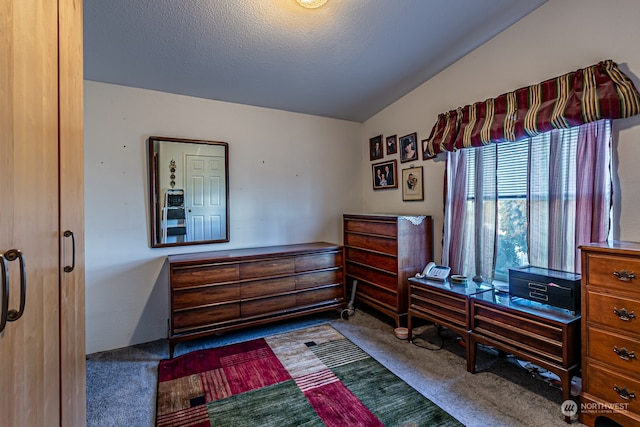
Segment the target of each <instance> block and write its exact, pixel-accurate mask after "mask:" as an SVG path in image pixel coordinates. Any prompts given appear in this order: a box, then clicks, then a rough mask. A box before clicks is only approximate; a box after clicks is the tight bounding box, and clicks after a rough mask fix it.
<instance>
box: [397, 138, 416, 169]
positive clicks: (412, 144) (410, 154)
mask: <svg viewBox="0 0 640 427" xmlns="http://www.w3.org/2000/svg"><path fill="white" fill-rule="evenodd" d="M416 139H417V133H416V132H414V133H410V134H409V135H405V136H402V137H400V150H402V151H400V163H405V162H411V161H414V160H418V147H417V146H416V143H417V141H416Z"/></svg>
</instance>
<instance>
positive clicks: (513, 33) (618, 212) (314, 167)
mask: <svg viewBox="0 0 640 427" xmlns="http://www.w3.org/2000/svg"><path fill="white" fill-rule="evenodd" d="M638 16H640V2H638V1H637V0H615V1H611V2H602V1H597V0H550V1H549V2H548V3H546V4H544V5H543V6H542V7H540V8H539V9H537V10H536V11H534V12H533V13H531V14H530V15H529V16H527V17H525V18H524V19H522V20H521V21H520V22H518V23H516V24H514V25H513V26H512V27H510V28H509V29H507V30H506V31H504V32H503V33H501V34H499V35H498V36H497V37H495V38H494V39H492V40H490V41H489V42H487V43H486V44H484V45H483V46H481V47H480V48H478V49H476V50H475V51H473V52H471V53H470V54H469V55H467V56H466V57H464V58H462V59H461V60H460V61H458V62H457V63H455V64H454V65H452V66H451V67H449V68H448V69H446V70H444V71H443V72H441V73H440V74H439V75H437V76H436V77H434V78H433V79H431V80H430V81H428V82H426V83H424V84H423V85H421V86H420V87H418V88H417V89H415V90H414V91H412V92H411V93H409V94H407V95H406V96H405V97H403V98H402V99H400V100H399V101H397V102H396V103H394V104H393V105H391V106H390V107H388V108H386V109H385V110H383V111H382V112H380V113H379V114H377V115H376V116H374V117H373V118H371V119H370V120H368V121H367V122H366V123H365V124H364V125H362V124H357V123H351V122H344V121H338V120H332V119H325V118H320V117H313V116H306V115H300V114H292V113H286V112H282V111H276V110H269V109H263V108H255V107H247V106H242V105H237V104H228V103H222V102H215V101H207V100H202V99H197V98H189V97H182V96H176V95H170V94H164V93H158V92H151V91H144V90H137V89H130V88H124V87H119V86H113V85H106V84H100V83H94V82H86V83H85V98H86V99H85V146H86V148H85V150H86V151H85V152H86V154H85V156H86V173H85V174H86V176H85V179H86V184H85V185H86V200H85V204H86V207H85V208H86V247H87V253H86V269H87V281H86V287H87V289H86V295H87V297H86V298H87V305H86V310H87V352H88V353H91V352H95V351H100V350H105V349H111V348H117V347H123V346H127V345H131V344H136V343H141V342H146V341H151V340H154V339H158V338H163V337H166V328H167V312H168V289H167V287H168V285H167V283H166V279H164V278H163V277H164V273H165V272H163V270H162V269H163V256H165V255H167V254H169V253H178V252H194V251H202V250H217V249H227V248H235V247H247V246H262V245H271V244H283V243H297V242H304V241H311V240H328V241H332V242H336V243H339V242H341V241H342V236H341V215H342V213H343V212H348V211H352V212H359V211H364V212H387V213H408V214H429V215H432V216H433V217H434V219H435V226H434V228H435V249H436V259H437V260H439V259H440V256H441V255H440V254H441V250H442V249H441V233H442V209H443V206H442V191H443V185H442V179H443V172H444V165H443V163H442V162H437V161H433V160H430V161H423V160H418V161H415V162H411V163H402V164H401V163H400V161H399V157H398V155H392V156H391V157H389V156H385V157H384V159H383V160H388V159H393V158H396V159H398V176H401V175H400V174H401V171H402V169H403V168H406V167H408V166H409V165H410V164H414V165H415V166H423V167H424V179H425V200H424V201H422V202H403V201H402V192H401V190H400V189H397V190H378V191H373V190H372V185H371V182H372V177H371V164H372V163H375V162H371V161H369V153H368V140H369V138H371V137H374V136H376V135H379V134H383V135H384V136H388V135H393V134H397V135H398V136H402V135H405V134H409V133H412V132H417V133H418V140H419V141H421V140H422V139H426V138H427V137H428V136H429V133H430V132H431V128H432V126H433V124H434V123H435V121H436V117H437V115H438V113H441V112H444V111H447V110H450V109H453V108H456V107H459V106H463V105H466V104H469V103H473V102H476V101H482V100H484V99H486V98H490V97H495V96H498V95H500V94H502V93H504V92H508V91H510V90H514V89H517V88H520V87H523V86H528V85H530V84H534V83H538V82H540V81H543V80H546V79H549V78H553V77H556V76H559V75H561V74H564V73H567V72H570V71H574V70H576V69H578V68H583V67H586V66H589V65H592V64H595V63H597V62H599V61H601V60H604V59H612V60H614V61H616V62H617V63H618V64H619V65H620V67H621V69H623V70H624V71H625V72H626V73H627V75H629V77H631V78H632V80H633V81H634V83H635V84H636V86H637V87H640V78H639V77H638V76H640V49H638V47H637V42H638V40H640V26H639V25H637V22H636V21H637V17H638ZM150 135H160V136H174V137H184V138H194V139H211V140H218V141H225V142H229V144H230V160H231V163H230V169H231V175H230V182H231V242H230V243H228V244H220V245H209V246H196V247H185V248H177V249H150V248H149V246H148V240H149V238H148V222H147V216H148V215H147V214H148V212H147V205H146V203H147V199H146V197H147V178H146V173H147V169H146V163H145V162H146V158H145V149H144V141H145V139H146V138H147V137H148V136H150ZM613 137H614V172H616V173H617V176H618V182H616V189H615V191H616V193H615V205H614V210H615V225H614V237H615V238H617V239H623V240H632V241H640V220H639V219H638V218H639V216H638V214H637V213H638V212H640V197H638V192H639V191H638V186H640V167H638V166H637V165H638V163H640V118H639V117H634V118H631V119H625V120H618V121H616V122H615V123H614V128H613ZM363 206H364V210H363V209H362V207H363Z"/></svg>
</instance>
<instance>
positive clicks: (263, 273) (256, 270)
mask: <svg viewBox="0 0 640 427" xmlns="http://www.w3.org/2000/svg"><path fill="white" fill-rule="evenodd" d="M295 271H296V267H295V260H294V258H275V259H268V260H264V261H253V262H246V263H242V264H240V280H247V279H255V278H259V277H269V276H282V275H285V274H293V273H295Z"/></svg>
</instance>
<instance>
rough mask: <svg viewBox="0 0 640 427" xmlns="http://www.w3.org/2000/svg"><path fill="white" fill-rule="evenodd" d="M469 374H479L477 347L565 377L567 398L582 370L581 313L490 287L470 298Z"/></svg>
mask: <svg viewBox="0 0 640 427" xmlns="http://www.w3.org/2000/svg"><path fill="white" fill-rule="evenodd" d="M470 300H471V308H470V322H471V332H470V335H469V338H470V341H469V344H468V346H467V350H468V361H467V365H468V366H470V368H471V369H470V370H469V372H471V373H475V364H476V363H475V362H476V351H477V345H478V344H479V343H480V344H485V345H488V346H491V347H493V348H495V349H497V350H499V351H503V352H505V353H508V354H512V355H514V356H515V357H518V358H520V359H523V360H527V361H530V362H532V363H534V364H536V365H538V366H540V367H542V368H545V369H547V370H549V371H550V372H553V373H554V374H556V375H557V376H558V377H559V378H560V382H561V385H562V395H563V399H564V400H569V399H571V378H572V377H573V375H574V374H576V373H577V372H578V371H579V369H580V326H581V325H580V321H581V316H580V314H575V315H574V314H573V313H572V312H570V311H569V310H564V309H560V308H555V307H551V306H548V305H545V304H541V303H538V302H535V301H529V300H526V299H523V298H517V297H510V296H509V294H507V293H503V292H499V291H491V292H483V293H480V294H474V295H473V296H472V297H471V298H470Z"/></svg>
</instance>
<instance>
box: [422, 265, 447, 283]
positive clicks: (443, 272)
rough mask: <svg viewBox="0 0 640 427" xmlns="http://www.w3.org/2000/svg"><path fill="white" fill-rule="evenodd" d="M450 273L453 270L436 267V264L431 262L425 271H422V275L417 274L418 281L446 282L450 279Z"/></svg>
mask: <svg viewBox="0 0 640 427" xmlns="http://www.w3.org/2000/svg"><path fill="white" fill-rule="evenodd" d="M449 273H451V268H449V267H446V266H444V265H436V263H435V262H430V263H429V264H427V266H426V267H425V268H424V270H422V273H417V274H416V277H417V278H418V279H429V280H445V279H446V278H447V277H449Z"/></svg>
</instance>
